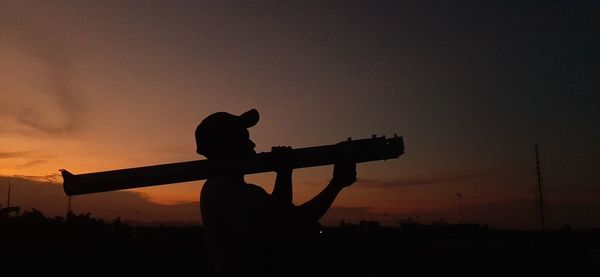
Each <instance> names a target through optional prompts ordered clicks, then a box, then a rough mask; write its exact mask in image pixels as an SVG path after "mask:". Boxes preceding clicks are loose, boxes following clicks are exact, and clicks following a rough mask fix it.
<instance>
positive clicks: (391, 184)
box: [357, 174, 481, 188]
mask: <svg viewBox="0 0 600 277" xmlns="http://www.w3.org/2000/svg"><path fill="white" fill-rule="evenodd" d="M480 176H481V175H480V174H462V175H453V176H444V177H422V178H420V177H407V178H402V179H394V180H391V181H385V180H380V179H363V178H359V179H358V180H357V183H360V184H361V185H364V186H363V187H366V188H400V187H412V186H422V185H437V184H448V183H456V182H461V181H466V180H472V179H476V178H479V177H480Z"/></svg>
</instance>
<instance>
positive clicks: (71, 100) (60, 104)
mask: <svg viewBox="0 0 600 277" xmlns="http://www.w3.org/2000/svg"><path fill="white" fill-rule="evenodd" d="M5 18H8V19H5V20H2V19H0V33H2V36H3V38H4V39H2V40H0V49H3V51H2V52H0V59H2V60H4V61H5V63H3V64H4V66H0V72H4V74H3V75H5V76H4V77H3V78H4V79H2V80H1V82H0V91H1V92H2V93H3V94H4V93H6V94H7V95H8V96H11V97H3V98H4V99H0V119H2V118H8V119H10V120H12V122H13V123H15V124H6V125H5V126H3V127H2V131H3V132H24V131H34V132H37V133H45V134H67V133H71V132H73V131H77V130H79V129H80V128H81V127H82V126H83V124H82V119H83V115H84V110H85V107H84V106H85V101H84V99H83V98H82V96H81V95H80V94H79V93H78V92H77V91H76V89H75V88H74V87H73V86H72V71H73V68H72V66H71V57H70V56H69V54H68V53H67V51H66V49H65V48H64V47H63V43H64V42H63V40H61V37H62V36H64V35H63V34H59V33H56V32H54V33H52V32H48V33H47V32H40V31H38V30H41V29H40V26H34V25H33V24H32V23H28V22H26V20H23V19H19V18H17V19H15V18H14V17H13V18H11V15H6V17H5ZM30 25H31V26H30ZM42 29H43V28H42ZM11 72H12V73H13V74H12V75H11V74H7V73H11ZM6 75H9V76H12V78H10V77H6ZM24 76H25V77H24ZM17 77H18V78H17ZM19 78H26V79H24V80H23V79H19ZM29 81H31V82H32V83H35V84H30V83H29ZM32 96H33V97H32ZM27 97H29V98H27ZM31 98H33V99H35V100H32V99H31ZM7 125H8V126H7ZM15 125H16V126H15ZM9 126H10V127H9Z"/></svg>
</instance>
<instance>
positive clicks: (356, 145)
mask: <svg viewBox="0 0 600 277" xmlns="http://www.w3.org/2000/svg"><path fill="white" fill-rule="evenodd" d="M403 153H404V141H403V139H402V137H394V138H389V139H386V138H385V137H373V138H371V139H361V140H349V141H344V142H340V143H338V144H332V145H323V146H315V147H307V148H298V149H292V150H291V153H290V155H289V158H290V160H289V161H286V164H288V165H290V166H291V167H293V168H306V167H314V166H323V165H330V164H334V163H336V162H341V161H349V162H355V163H363V162H369V161H377V160H387V159H394V158H398V157H399V156H400V155H402V154H403ZM275 161H276V160H275V158H274V155H273V153H272V152H264V153H259V154H256V155H254V156H252V157H250V158H245V159H239V160H197V161H188V162H179V163H171V164H161V165H153V166H145V167H136V168H127V169H118V170H111V171H102V172H93V173H84V174H72V173H70V172H68V171H67V170H61V172H62V176H63V180H64V182H63V186H64V190H65V193H66V194H67V195H69V196H71V195H79V194H89V193H96V192H106V191H114V190H122V189H131V188H140V187H147V186H156V185H165V184H172V183H180V182H189V181H196V180H203V179H208V178H210V177H212V176H218V175H231V174H255V173H263V172H269V171H274V170H275V169H276V167H277V164H276V162H275Z"/></svg>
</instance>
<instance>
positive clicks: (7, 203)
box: [6, 183, 12, 208]
mask: <svg viewBox="0 0 600 277" xmlns="http://www.w3.org/2000/svg"><path fill="white" fill-rule="evenodd" d="M11 185H12V184H11V183H8V199H7V200H6V207H7V208H10V187H11Z"/></svg>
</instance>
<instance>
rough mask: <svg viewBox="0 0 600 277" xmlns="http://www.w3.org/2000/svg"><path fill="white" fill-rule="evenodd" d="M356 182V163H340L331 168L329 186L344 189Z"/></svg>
mask: <svg viewBox="0 0 600 277" xmlns="http://www.w3.org/2000/svg"><path fill="white" fill-rule="evenodd" d="M354 182H356V163H349V162H342V163H336V164H335V165H334V166H333V179H331V184H332V185H335V186H337V187H339V188H344V187H347V186H349V185H352V184H353V183H354Z"/></svg>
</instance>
